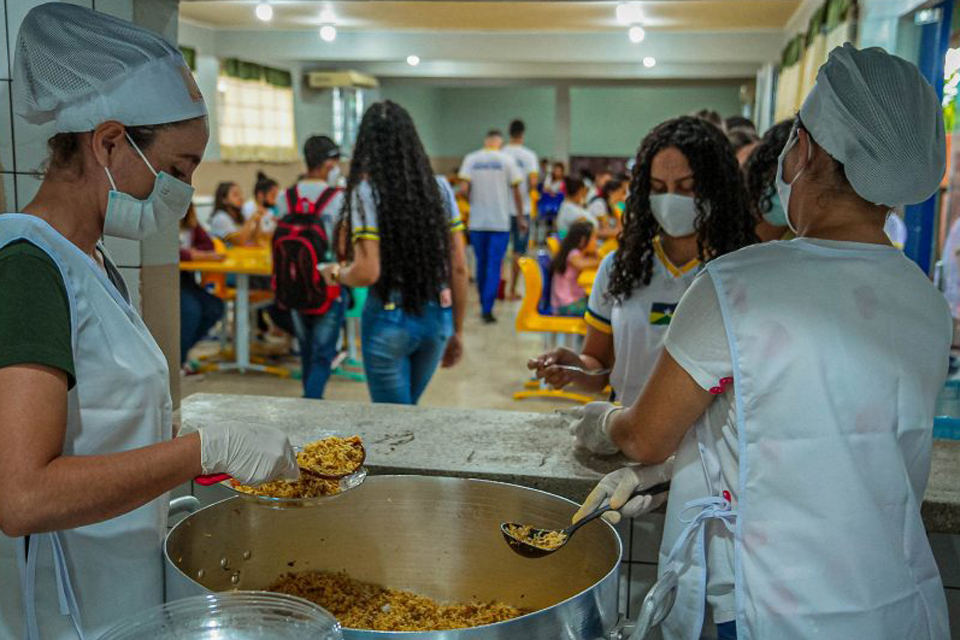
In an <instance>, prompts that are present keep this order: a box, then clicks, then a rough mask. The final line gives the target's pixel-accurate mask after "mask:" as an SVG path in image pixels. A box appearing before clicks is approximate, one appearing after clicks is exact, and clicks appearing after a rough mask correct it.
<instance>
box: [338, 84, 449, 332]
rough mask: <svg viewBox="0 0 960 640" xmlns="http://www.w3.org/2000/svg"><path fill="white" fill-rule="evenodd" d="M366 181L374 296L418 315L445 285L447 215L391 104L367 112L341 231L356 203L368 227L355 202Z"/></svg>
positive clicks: (406, 121) (416, 145) (409, 125)
mask: <svg viewBox="0 0 960 640" xmlns="http://www.w3.org/2000/svg"><path fill="white" fill-rule="evenodd" d="M363 181H367V182H368V183H369V185H370V187H371V188H372V189H373V194H374V199H375V202H376V205H377V212H376V214H377V227H378V230H379V235H380V279H379V280H377V282H376V284H374V285H373V287H372V289H373V291H374V293H376V294H377V296H379V297H380V299H382V300H388V299H389V298H390V296H391V295H393V294H399V295H400V300H399V303H400V306H401V307H402V308H403V310H404V311H406V312H408V313H413V314H419V313H420V312H422V310H423V307H424V305H426V304H427V303H429V302H433V301H436V300H438V298H439V296H440V292H441V290H442V289H443V287H444V286H445V285H446V283H448V282H449V278H450V218H449V215H450V214H449V213H448V211H447V207H448V204H447V203H446V201H445V199H444V198H443V197H442V195H441V193H440V185H439V184H437V180H436V177H435V176H434V173H433V170H432V169H431V168H430V161H429V159H428V158H427V153H426V151H424V149H423V144H422V143H421V142H420V136H418V135H417V130H416V128H415V127H414V124H413V120H412V119H411V118H410V114H409V113H407V111H406V110H405V109H404V108H403V107H401V106H400V105H398V104H396V103H394V102H391V101H389V100H385V101H383V102H379V103H377V104H374V105H373V106H371V107H370V109H368V110H367V113H366V114H365V115H364V116H363V120H362V121H361V123H360V130H359V131H358V133H357V142H356V145H355V146H354V150H353V159H352V160H351V162H350V177H349V179H348V181H347V191H346V197H345V201H344V207H343V211H342V213H341V215H342V217H343V220H344V221H345V223H346V224H349V223H350V220H351V219H352V214H353V210H354V205H355V204H356V205H359V211H358V214H359V217H360V220H361V221H365V220H366V212H365V211H364V210H363V205H362V202H361V201H360V200H359V198H357V199H355V198H354V197H353V196H354V193H355V192H356V191H357V188H358V187H359V186H360V184H361V183H362V182H363ZM351 252H352V247H351Z"/></svg>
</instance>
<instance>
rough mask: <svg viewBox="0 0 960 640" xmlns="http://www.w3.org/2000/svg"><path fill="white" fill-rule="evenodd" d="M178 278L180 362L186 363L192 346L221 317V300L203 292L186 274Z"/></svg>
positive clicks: (191, 276)
mask: <svg viewBox="0 0 960 640" xmlns="http://www.w3.org/2000/svg"><path fill="white" fill-rule="evenodd" d="M184 276H188V277H182V278H180V362H186V361H187V353H188V352H189V351H190V349H191V348H193V345H195V344H197V343H198V342H200V340H201V339H202V338H203V336H205V335H207V332H209V331H210V329H212V328H213V325H215V324H217V322H218V321H219V320H220V318H222V317H223V300H221V299H220V298H218V297H216V296H215V295H213V294H212V293H210V292H209V291H206V290H204V289H203V288H202V287H201V286H200V285H198V284H197V283H196V281H195V280H193V274H192V273H187V274H184Z"/></svg>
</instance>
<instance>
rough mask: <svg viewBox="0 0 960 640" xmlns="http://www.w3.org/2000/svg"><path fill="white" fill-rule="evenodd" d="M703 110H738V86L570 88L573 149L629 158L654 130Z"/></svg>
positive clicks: (573, 151) (723, 112)
mask: <svg viewBox="0 0 960 640" xmlns="http://www.w3.org/2000/svg"><path fill="white" fill-rule="evenodd" d="M699 109H714V110H716V111H718V112H719V113H720V114H721V115H723V116H724V117H727V116H731V115H734V114H736V113H740V86H739V84H736V85H706V86H670V85H666V86H643V87H572V88H571V89H570V121H571V127H570V128H571V131H570V152H571V154H572V155H584V156H631V155H634V154H635V153H636V152H637V147H639V146H640V141H641V140H642V139H643V138H644V136H646V135H647V133H649V132H650V129H652V128H653V127H655V126H656V125H658V124H660V123H661V122H663V121H664V120H667V119H669V118H673V117H676V116H679V115H684V114H689V113H692V112H694V111H698V110H699Z"/></svg>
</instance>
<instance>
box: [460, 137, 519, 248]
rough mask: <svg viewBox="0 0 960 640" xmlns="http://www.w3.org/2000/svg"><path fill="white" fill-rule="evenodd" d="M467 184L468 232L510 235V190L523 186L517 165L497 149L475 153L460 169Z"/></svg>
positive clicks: (511, 207) (511, 191)
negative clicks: (502, 232)
mask: <svg viewBox="0 0 960 640" xmlns="http://www.w3.org/2000/svg"><path fill="white" fill-rule="evenodd" d="M459 177H460V179H461V180H466V181H468V182H469V183H470V230H471V231H510V214H511V212H512V211H513V204H511V200H513V187H515V186H517V185H520V184H522V183H523V179H524V176H523V173H522V172H521V170H520V167H519V166H518V165H517V163H516V161H515V160H514V159H513V158H512V157H511V156H509V155H507V154H506V153H504V152H503V151H500V150H498V149H481V150H479V151H474V152H473V153H471V154H469V155H468V156H467V157H466V158H464V159H463V164H461V165H460V175H459Z"/></svg>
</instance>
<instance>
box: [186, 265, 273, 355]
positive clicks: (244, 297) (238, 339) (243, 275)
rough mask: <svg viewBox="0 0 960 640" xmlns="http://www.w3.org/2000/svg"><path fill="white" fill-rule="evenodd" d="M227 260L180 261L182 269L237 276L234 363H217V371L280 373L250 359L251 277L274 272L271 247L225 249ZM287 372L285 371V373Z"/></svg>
mask: <svg viewBox="0 0 960 640" xmlns="http://www.w3.org/2000/svg"><path fill="white" fill-rule="evenodd" d="M226 255H227V257H226V259H225V260H220V261H198V262H181V263H180V270H181V271H200V272H204V273H224V274H233V275H235V276H236V277H237V289H236V309H235V310H234V312H235V314H236V332H235V334H234V336H233V343H234V345H233V346H234V349H233V352H234V354H235V358H236V359H235V360H234V362H224V363H222V364H220V365H218V367H217V368H218V369H219V370H220V371H240V372H241V373H244V372H246V371H259V372H262V373H280V372H281V371H282V370H281V369H279V368H278V367H271V366H267V365H262V364H254V363H253V362H251V361H250V276H269V275H270V274H271V273H273V261H272V259H271V257H270V249H268V248H260V247H249V248H247V247H235V248H232V249H227V252H226ZM286 373H287V372H284V374H286Z"/></svg>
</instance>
